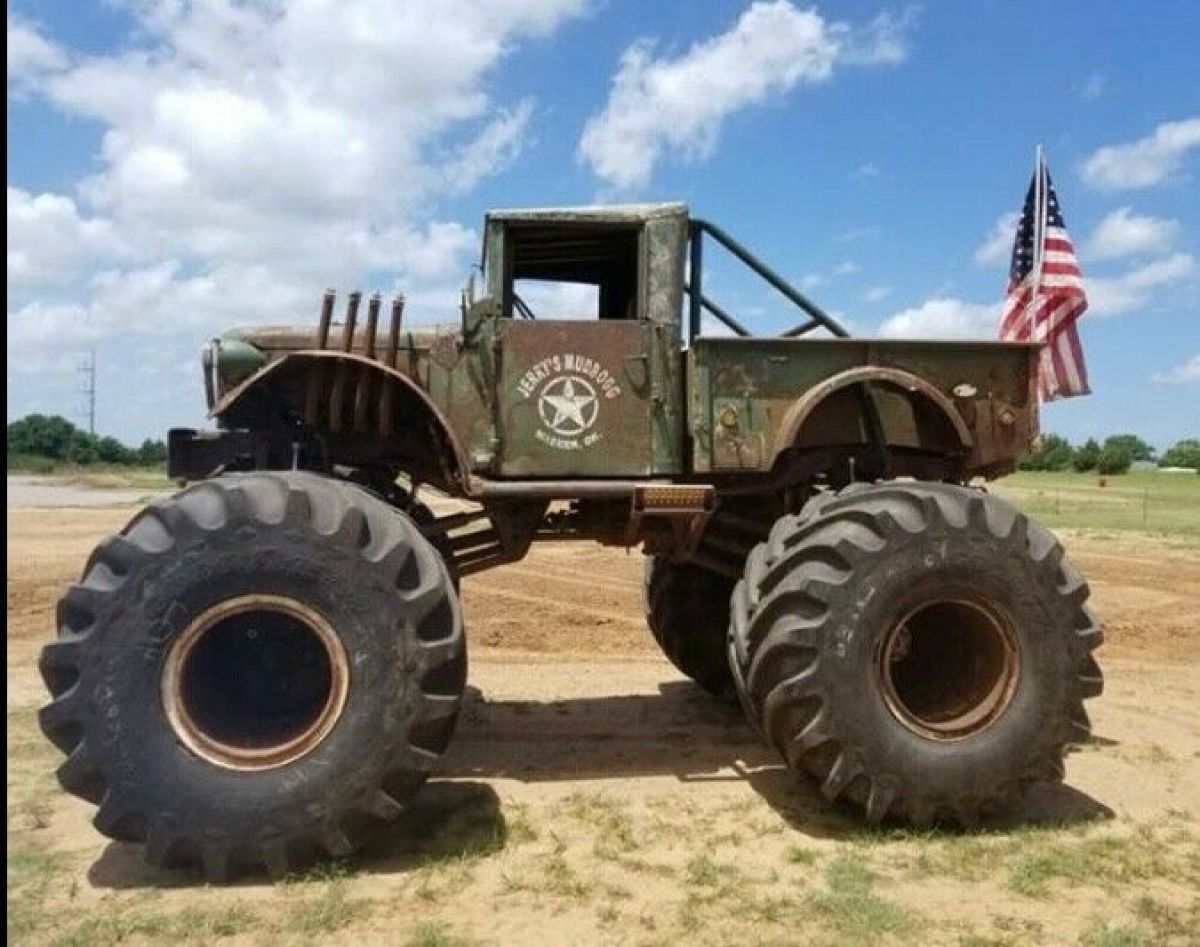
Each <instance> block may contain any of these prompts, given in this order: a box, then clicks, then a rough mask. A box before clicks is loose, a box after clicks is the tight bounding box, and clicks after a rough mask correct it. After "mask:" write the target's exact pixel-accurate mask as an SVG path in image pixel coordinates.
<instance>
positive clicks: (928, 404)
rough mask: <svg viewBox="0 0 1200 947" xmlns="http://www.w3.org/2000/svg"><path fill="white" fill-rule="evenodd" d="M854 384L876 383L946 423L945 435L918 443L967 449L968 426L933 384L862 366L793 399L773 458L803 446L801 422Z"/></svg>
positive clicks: (962, 452)
mask: <svg viewBox="0 0 1200 947" xmlns="http://www.w3.org/2000/svg"><path fill="white" fill-rule="evenodd" d="M856 385H877V386H880V387H884V388H891V389H893V390H896V391H899V392H900V393H901V394H903V395H904V396H905V397H906V398H907V399H909V400H910V401H911V402H912V403H913V406H914V410H925V411H928V412H930V413H931V414H932V416H933V417H935V418H939V419H941V420H942V421H943V422H944V424H945V426H946V427H945V434H946V436H942V437H939V438H938V439H937V441H938V443H931V444H928V445H922V446H928V447H929V448H930V449H938V450H942V451H945V452H948V453H953V454H957V455H966V454H969V453H970V452H971V450H972V448H973V446H974V438H973V437H972V435H971V430H970V428H969V427H968V426H967V423H966V421H964V420H963V417H962V415H961V414H960V413H959V411H958V409H957V408H956V407H955V406H954V403H953V402H952V401H951V400H950V399H949V398H947V397H946V396H945V395H944V394H943V393H942V392H941V391H940V390H939V389H938V388H937V387H936V386H934V385H932V384H931V383H929V382H928V381H926V380H925V379H923V378H920V377H919V376H917V375H914V374H912V373H911V372H906V371H903V370H901V369H898V368H889V367H886V366H879V365H863V366H859V367H857V368H851V369H847V370H846V371H843V372H839V373H838V374H836V375H833V376H831V377H830V378H827V379H826V380H825V381H823V382H821V383H820V384H819V385H816V386H814V387H813V388H811V389H810V390H809V391H807V392H805V393H804V394H803V395H802V396H801V397H800V398H798V399H797V400H796V402H795V403H794V404H793V405H792V406H791V407H790V408H789V409H788V411H787V413H786V414H785V415H784V417H783V420H782V422H781V424H780V427H779V434H778V436H777V438H776V442H775V457H776V458H778V457H779V455H780V454H781V453H782V452H784V451H786V450H788V449H790V448H793V447H804V446H806V444H805V438H804V426H805V423H806V422H808V421H809V420H810V419H811V418H812V417H813V415H814V413H815V412H816V411H817V409H818V408H819V407H821V406H822V405H825V404H828V403H830V399H831V398H832V397H833V396H834V395H836V394H837V393H838V392H840V391H844V390H845V389H847V388H850V387H852V386H856Z"/></svg>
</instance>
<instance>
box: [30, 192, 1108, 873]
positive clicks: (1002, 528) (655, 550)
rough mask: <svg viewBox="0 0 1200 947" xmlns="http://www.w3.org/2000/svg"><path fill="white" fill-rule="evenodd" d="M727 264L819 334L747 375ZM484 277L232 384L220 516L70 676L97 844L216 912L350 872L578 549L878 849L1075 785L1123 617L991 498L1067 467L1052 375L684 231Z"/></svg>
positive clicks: (183, 509) (488, 252)
mask: <svg viewBox="0 0 1200 947" xmlns="http://www.w3.org/2000/svg"><path fill="white" fill-rule="evenodd" d="M714 243H715V244H716V245H718V246H719V247H722V248H723V249H724V250H725V251H727V252H728V253H730V254H731V255H732V256H733V257H734V258H735V259H737V260H740V261H741V262H742V263H744V264H745V265H747V266H748V267H749V268H750V269H751V270H752V271H754V272H755V273H756V274H758V275H759V276H760V277H762V278H763V279H765V280H766V281H767V282H768V283H769V284H770V285H771V286H772V287H774V288H775V289H776V290H777V291H778V292H779V293H781V294H782V295H783V296H784V297H785V298H786V299H787V300H789V301H790V302H791V303H793V304H795V305H796V306H797V307H798V308H799V309H800V310H801V311H802V312H803V314H804V321H803V322H801V323H800V324H799V325H797V326H796V327H795V328H793V329H791V330H789V331H788V332H785V333H784V334H783V335H782V336H778V337H771V338H764V337H752V336H751V335H750V333H749V332H748V331H747V330H746V329H745V328H744V326H743V325H742V323H741V322H739V321H738V319H737V318H735V316H733V315H731V314H730V313H729V312H727V311H726V310H725V309H724V308H723V307H722V306H721V305H720V304H718V303H717V302H715V301H714V300H713V299H712V298H710V296H709V295H708V294H707V293H706V291H705V288H704V265H703V264H704V254H705V251H706V249H707V248H708V247H711V246H712V245H713V244H714ZM480 269H481V271H482V289H481V292H480V293H479V298H475V297H476V292H475V286H474V280H472V282H471V284H470V285H469V286H468V288H467V289H466V290H465V291H464V293H463V297H462V300H461V322H460V323H458V324H456V325H453V326H449V327H436V328H426V329H416V328H409V327H406V326H405V325H404V322H403V314H404V300H403V298H402V297H397V298H395V299H394V300H392V301H391V304H390V306H389V312H388V314H387V318H386V320H384V319H382V312H381V310H382V309H383V305H382V301H381V300H380V298H379V296H378V295H376V296H372V297H370V299H369V300H367V304H366V306H365V311H364V307H363V305H362V297H361V295H360V294H358V293H352V294H351V295H350V296H349V298H348V300H347V305H346V308H345V314H344V317H343V319H342V320H341V322H340V323H335V322H334V318H333V316H334V308H335V298H334V294H333V293H332V292H327V293H326V294H325V297H324V300H323V302H322V305H321V309H320V314H319V318H318V323H317V325H316V326H315V328H310V329H307V330H306V329H300V328H257V329H246V330H237V331H232V332H228V333H226V334H225V335H224V336H222V337H221V338H220V339H218V340H214V341H213V342H212V343H211V344H210V345H209V346H208V347H207V348H206V349H205V351H204V356H203V368H204V378H205V385H206V389H207V394H208V401H209V407H210V410H211V415H212V417H214V418H215V420H216V423H217V428H216V430H212V431H203V432H196V431H190V430H173V431H172V432H171V433H170V437H169V447H170V460H169V471H170V474H171V475H172V476H173V477H177V478H180V479H185V480H189V481H194V482H193V483H191V484H190V485H189V486H187V487H186V488H184V489H183V490H181V491H180V492H179V493H177V494H175V495H174V496H172V497H170V498H167V499H164V500H161V501H157V502H155V503H152V504H150V505H149V506H148V507H146V509H144V510H143V511H141V512H140V513H138V514H137V515H136V516H135V517H134V518H133V520H132V521H131V522H130V523H129V524H128V525H127V526H126V527H125V528H124V529H123V530H122V532H121V533H120V534H119V535H117V536H114V537H112V538H110V539H108V540H106V541H105V542H104V543H102V544H101V545H100V546H99V547H97V549H96V550H95V552H94V553H93V554H92V556H91V558H90V559H89V561H88V563H87V565H86V567H85V569H84V572H83V577H82V579H81V581H80V582H79V583H78V584H76V585H73V586H71V587H70V589H69V590H68V591H67V593H66V595H65V596H64V597H63V599H62V601H61V603H60V605H59V609H58V626H59V627H58V638H57V640H56V641H54V642H53V643H51V644H49V645H48V646H47V647H46V648H45V650H44V651H43V654H42V658H41V670H42V674H43V677H44V678H45V681H46V685H47V687H48V688H49V690H50V693H51V695H52V697H53V700H52V702H51V703H50V704H49V705H48V706H47V707H46V708H45V709H44V710H43V711H42V715H41V721H42V726H43V728H44V730H45V732H46V734H47V735H48V736H49V737H50V739H52V740H53V741H54V742H55V743H56V744H57V745H58V746H59V747H60V748H61V749H62V750H63V752H64V753H66V754H67V759H66V761H65V762H64V763H63V764H62V765H61V767H60V768H59V770H58V775H59V779H60V782H61V783H62V785H63V786H64V787H65V788H66V789H67V790H68V791H70V792H72V793H74V794H76V795H78V796H81V797H83V798H84V799H87V800H89V801H91V802H93V803H96V804H97V805H98V806H99V811H98V813H97V815H96V819H95V823H96V826H97V827H98V828H99V829H100V831H102V832H103V833H105V834H107V835H109V836H111V837H113V838H117V839H123V840H128V841H136V842H144V843H145V846H146V855H147V857H148V859H149V860H150V861H151V862H152V863H154V864H159V865H170V864H177V863H185V862H199V863H200V864H201V865H202V866H203V868H204V870H205V872H206V874H207V875H208V876H210V877H212V878H222V877H225V876H227V875H228V874H229V873H230V872H232V871H236V870H240V869H243V868H247V867H249V868H255V867H258V866H265V867H266V868H267V869H268V870H269V871H270V872H271V873H272V874H275V875H278V874H282V873H285V872H286V871H288V870H289V869H290V868H291V867H292V866H295V865H297V864H301V863H304V862H305V861H307V860H310V859H311V858H313V857H315V856H320V855H323V854H332V855H335V856H340V855H345V854H348V853H349V852H351V851H353V850H354V849H355V848H356V847H357V846H358V845H359V844H360V843H361V842H362V841H363V840H364V839H366V838H367V837H369V835H370V833H371V830H372V828H373V827H374V826H375V825H377V824H378V823H379V822H380V821H381V820H388V819H392V818H395V817H396V816H397V815H398V814H399V813H400V812H401V811H402V809H403V807H404V806H405V804H406V803H407V802H408V801H409V800H410V798H411V797H412V795H413V794H414V793H415V792H416V791H417V789H418V787H419V786H420V784H421V782H422V781H423V780H424V779H425V778H426V776H427V774H428V773H429V772H430V771H431V769H432V768H433V767H434V765H435V764H436V762H437V759H438V757H439V756H440V754H441V753H442V752H443V751H444V750H445V748H446V746H447V744H448V742H449V739H450V735H451V731H452V729H453V727H454V723H455V720H456V717H457V715H458V711H459V705H460V702H461V698H462V693H463V689H464V686H465V681H466V673H467V661H466V643H465V638H464V632H463V625H462V618H461V612H460V608H459V602H458V579H459V577H460V576H464V575H469V574H471V573H473V572H478V571H480V570H483V569H488V568H491V567H493V566H497V565H501V564H503V563H506V562H513V561H515V560H518V559H520V558H521V557H522V556H524V555H525V554H526V552H527V551H528V549H529V547H530V545H531V544H532V543H533V542H534V541H535V540H544V539H557V540H562V539H586V540H593V541H598V542H601V543H605V544H609V545H614V546H624V547H632V546H641V548H642V549H643V550H644V552H645V553H646V556H647V558H646V589H645V591H646V595H645V602H646V615H647V621H648V624H649V626H650V630H651V631H652V633H653V635H654V637H655V638H656V640H657V641H658V643H659V644H660V645H661V647H662V649H663V651H664V652H665V653H666V655H667V657H668V658H669V659H670V660H671V661H672V662H673V663H674V664H675V666H676V667H678V668H679V670H681V671H682V672H683V673H684V674H686V675H688V676H689V677H691V678H692V679H694V680H695V681H696V682H697V683H698V684H699V685H700V686H702V687H704V688H705V689H707V690H709V691H711V692H712V693H713V694H715V695H717V696H719V697H723V698H726V699H732V698H733V696H734V695H736V697H737V698H738V699H739V700H740V702H741V704H742V706H743V708H744V710H745V713H746V716H747V718H748V720H749V722H750V723H751V725H752V726H753V727H754V728H755V729H756V730H757V731H758V732H760V733H761V734H762V736H763V737H764V739H765V740H766V741H767V742H768V743H770V744H771V745H773V746H775V747H776V748H777V749H778V751H779V752H780V753H781V754H782V755H783V757H784V759H785V760H786V761H787V763H788V765H789V766H790V767H791V768H792V769H793V770H795V771H796V772H797V773H803V774H807V775H810V776H812V777H815V778H816V780H817V781H818V782H819V784H820V787H821V790H822V792H823V793H824V795H825V796H826V797H827V798H829V799H830V800H837V799H846V800H849V801H850V802H852V803H854V804H857V805H858V806H859V807H860V808H861V809H862V810H863V811H864V812H865V815H866V817H867V818H868V819H869V820H871V821H873V822H878V821H880V820H882V819H885V818H890V819H899V820H907V821H910V822H913V823H915V824H918V825H928V824H931V823H935V822H943V821H948V820H950V821H957V822H960V823H964V824H971V823H973V822H974V821H975V820H977V819H978V818H979V817H980V816H983V815H986V814H988V813H989V812H991V811H993V810H996V809H999V808H1002V807H1004V806H1007V805H1010V804H1011V803H1012V802H1013V801H1014V800H1015V799H1017V798H1018V797H1019V796H1020V794H1021V793H1022V792H1023V791H1024V790H1025V789H1026V788H1027V787H1028V786H1029V785H1031V784H1032V783H1034V782H1038V781H1044V780H1057V779H1061V778H1062V775H1063V765H1062V760H1063V755H1064V752H1065V748H1066V747H1067V746H1068V745H1069V744H1072V743H1077V742H1080V741H1083V740H1086V739H1087V737H1088V734H1089V732H1090V728H1089V723H1088V718H1087V715H1086V713H1085V711H1084V709H1083V700H1084V699H1085V698H1088V697H1091V696H1094V695H1096V694H1098V693H1099V692H1100V688H1101V675H1100V671H1099V669H1098V667H1097V665H1096V663H1095V661H1094V660H1093V658H1092V655H1091V652H1092V650H1093V649H1094V648H1095V647H1096V645H1097V644H1098V643H1099V642H1100V640H1101V632H1100V629H1099V627H1098V625H1097V623H1096V621H1095V620H1094V619H1093V617H1092V615H1091V613H1090V612H1089V611H1088V609H1087V607H1086V605H1085V600H1086V599H1087V597H1088V588H1087V585H1086V583H1085V582H1084V580H1083V579H1082V577H1081V576H1080V575H1079V573H1078V572H1076V571H1075V569H1073V568H1072V567H1071V566H1070V565H1069V564H1068V563H1067V561H1066V560H1065V558H1064V555H1063V550H1062V547H1061V545H1060V544H1059V543H1058V541H1057V540H1056V539H1055V538H1054V537H1053V536H1052V535H1051V534H1050V533H1048V532H1047V531H1046V530H1044V529H1043V528H1041V527H1040V526H1038V525H1036V524H1035V523H1033V522H1031V521H1030V520H1029V519H1028V518H1027V517H1025V516H1024V515H1023V514H1022V513H1021V512H1020V511H1018V510H1016V509H1015V508H1013V507H1012V506H1010V505H1009V504H1007V503H1005V502H1004V501H1002V500H1000V499H998V498H996V497H994V496H991V495H989V494H988V493H987V492H985V491H984V490H983V489H982V488H979V487H972V486H969V485H968V484H970V483H971V482H973V481H976V480H977V479H978V478H984V479H986V478H991V477H995V476H998V475H1001V474H1004V473H1007V472H1009V471H1011V470H1012V469H1013V468H1014V466H1015V462H1016V459H1017V458H1018V457H1019V456H1020V454H1021V453H1022V452H1024V451H1025V450H1027V449H1028V448H1029V445H1030V443H1031V441H1032V440H1033V438H1034V437H1035V436H1036V435H1037V428H1038V420H1037V394H1036V368H1035V360H1036V356H1037V346H1036V345H1030V344H1023V343H1000V342H987V343H984V342H906V341H878V340H862V339H851V338H848V337H847V334H846V332H845V331H844V330H843V329H842V327H841V326H840V325H838V323H837V322H836V321H834V320H833V319H832V318H830V317H829V316H828V315H827V314H826V313H824V312H823V311H822V310H821V309H820V308H818V307H817V306H816V305H814V304H813V303H812V302H811V301H809V300H808V299H806V298H805V297H804V296H803V295H801V294H800V293H799V292H797V291H796V290H795V289H794V288H793V287H792V286H790V285H789V284H788V283H787V282H786V281H785V280H783V279H782V278H781V277H779V276H778V275H777V274H776V273H775V272H774V271H773V270H771V269H770V268H769V267H768V266H766V265H765V264H764V263H762V262H761V261H759V260H758V259H757V258H756V257H755V256H754V255H753V254H751V253H750V252H749V251H748V250H746V249H745V248H744V247H743V246H742V245H741V244H739V243H738V242H737V241H735V240H734V239H733V238H732V237H730V236H729V235H728V234H726V233H725V232H724V231H723V230H721V229H720V228H718V227H717V226H715V225H713V224H711V223H708V222H707V221H704V220H700V219H697V218H694V217H689V215H688V211H687V208H686V207H684V206H683V205H681V204H663V205H649V206H624V207H597V208H574V209H563V210H538V211H502V212H495V213H491V214H489V215H488V216H487V220H486V227H485V236H484V241H483V253H482V260H481V263H480ZM544 283H553V284H560V285H559V288H560V289H562V288H563V287H564V286H565V288H566V290H567V291H565V292H559V293H557V294H554V293H550V294H548V293H546V292H545V291H544V289H543V290H541V291H540V292H539V284H544ZM538 298H543V299H577V300H586V304H584V303H580V304H576V305H573V306H571V307H570V308H564V309H563V310H562V311H559V310H558V309H557V308H552V309H549V310H548V311H535V310H538V309H541V308H543V306H542V305H540V304H539V303H538V302H537V299H538ZM706 317H707V319H708V320H709V321H708V322H706V321H705V318H706ZM382 321H385V322H386V326H385V325H382V324H381V322H382ZM709 325H716V326H721V327H723V328H722V330H721V333H720V334H715V335H713V334H706V333H705V332H704V331H702V330H704V329H705V328H707V327H708V326H709ZM816 330H824V332H825V333H826V336H827V337H823V338H811V337H807V336H810V334H811V333H812V332H814V331H816ZM426 489H428V490H431V491H434V492H436V493H439V494H442V495H445V496H449V497H454V498H458V499H459V500H462V501H466V502H465V503H462V504H460V506H461V507H462V508H461V510H460V511H459V512H454V513H450V514H445V515H442V516H435V515H434V514H433V512H432V511H431V510H430V508H429V507H428V506H426V505H425V504H424V503H423V502H422V501H421V499H420V495H421V491H424V490H426Z"/></svg>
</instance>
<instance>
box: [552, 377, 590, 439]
mask: <svg viewBox="0 0 1200 947" xmlns="http://www.w3.org/2000/svg"><path fill="white" fill-rule="evenodd" d="M599 408H600V404H599V401H598V399H597V398H596V389H595V388H593V387H592V386H591V385H590V384H589V383H588V382H587V381H585V380H584V379H582V378H580V377H579V376H578V375H559V376H558V377H557V378H553V379H551V380H550V381H549V382H547V383H546V387H545V388H543V389H542V393H541V394H540V395H539V396H538V414H540V415H541V417H542V422H543V423H544V424H545V425H546V427H548V428H550V430H552V431H553V432H554V433H555V434H559V435H562V436H563V437H575V436H577V435H579V434H582V433H583V432H584V431H586V430H587V429H588V428H590V427H591V426H592V425H593V424H595V423H596V415H597V414H598V413H599Z"/></svg>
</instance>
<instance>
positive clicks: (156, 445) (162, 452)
mask: <svg viewBox="0 0 1200 947" xmlns="http://www.w3.org/2000/svg"><path fill="white" fill-rule="evenodd" d="M17 456H21V457H26V458H34V459H41V460H45V461H50V462H61V463H68V464H79V465H80V466H88V465H90V464H141V465H145V466H151V465H153V464H161V463H165V462H166V459H167V445H166V443H165V442H164V441H156V440H151V439H150V438H147V439H146V440H144V441H142V443H141V446H139V447H129V446H127V445H125V444H122V443H121V442H120V441H118V440H117V439H116V438H115V437H103V436H99V435H96V434H89V433H88V432H87V431H84V430H82V429H80V428H78V427H76V426H75V425H74V424H72V423H71V422H70V421H68V420H67V419H66V418H64V417H61V416H60V415H57V414H52V415H46V414H27V415H26V416H25V417H23V418H21V419H20V420H19V421H13V422H12V423H11V424H9V425H8V462H9V466H10V467H11V466H12V465H13V459H14V457H17Z"/></svg>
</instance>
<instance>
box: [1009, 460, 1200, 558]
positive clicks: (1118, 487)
mask: <svg viewBox="0 0 1200 947" xmlns="http://www.w3.org/2000/svg"><path fill="white" fill-rule="evenodd" d="M1101 479H1102V478H1101V477H1100V476H1099V475H1098V474H1095V473H1084V474H1078V473H1067V472H1062V473H1050V472H1037V473H1034V472H1022V473H1017V474H1014V475H1012V476H1011V477H1005V478H1004V479H1002V480H997V481H996V482H995V483H993V484H991V485H990V487H989V489H991V490H992V492H994V493H996V494H998V495H1000V496H1003V497H1006V498H1008V499H1010V500H1012V501H1013V502H1014V503H1016V504H1017V505H1018V506H1020V507H1021V509H1023V510H1025V512H1027V513H1029V514H1030V515H1031V516H1033V517H1034V518H1036V519H1037V520H1039V521H1040V522H1042V523H1044V524H1045V525H1047V526H1049V527H1051V528H1052V529H1054V528H1059V529H1061V528H1066V529H1094V530H1101V531H1103V530H1138V531H1141V532H1147V533H1153V534H1157V535H1162V536H1177V537H1185V538H1187V539H1188V540H1195V541H1200V476H1197V475H1196V474H1194V473H1193V474H1185V473H1158V472H1156V471H1145V472H1136V473H1128V474H1122V475H1120V476H1111V477H1107V478H1103V479H1104V480H1105V485H1104V486H1103V487H1102V486H1100V482H1101Z"/></svg>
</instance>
